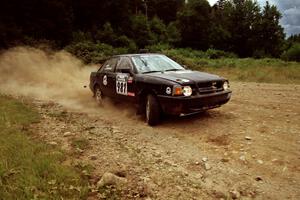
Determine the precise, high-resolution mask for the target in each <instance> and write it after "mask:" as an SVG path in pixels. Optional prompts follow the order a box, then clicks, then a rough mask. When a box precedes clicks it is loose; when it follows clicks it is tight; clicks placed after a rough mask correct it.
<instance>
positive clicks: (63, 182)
mask: <svg viewBox="0 0 300 200" xmlns="http://www.w3.org/2000/svg"><path fill="white" fill-rule="evenodd" d="M38 121H39V115H38V113H36V112H35V111H34V110H33V109H32V108H30V107H28V106H26V105H24V104H23V103H21V102H20V101H18V100H15V99H12V98H10V97H7V96H3V95H0V199H5V200H10V199H83V198H86V197H87V193H88V180H86V179H84V178H83V176H81V175H80V173H79V172H78V171H76V169H74V168H72V167H69V166H64V165H62V162H63V161H64V160H65V159H66V157H65V154H64V153H63V152H61V151H60V150H59V149H58V148H56V147H52V146H50V145H46V144H44V143H43V142H42V141H38V140H36V139H32V138H30V136H29V133H30V132H29V131H27V128H26V127H28V126H29V125H30V124H31V123H34V122H38Z"/></svg>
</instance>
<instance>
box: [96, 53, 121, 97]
mask: <svg viewBox="0 0 300 200" xmlns="http://www.w3.org/2000/svg"><path fill="white" fill-rule="evenodd" d="M118 61H119V57H113V58H111V59H109V60H108V61H106V62H105V63H104V66H103V67H102V68H101V73H100V74H99V77H98V82H99V83H100V88H101V91H102V92H103V94H104V95H105V96H108V97H115V95H116V92H115V91H116V84H115V82H116V74H115V73H114V71H115V68H116V65H117V63H118Z"/></svg>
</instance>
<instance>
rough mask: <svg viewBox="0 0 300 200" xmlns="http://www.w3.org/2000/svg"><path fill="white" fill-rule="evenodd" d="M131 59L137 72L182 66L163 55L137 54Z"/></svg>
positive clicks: (172, 69) (172, 68)
mask: <svg viewBox="0 0 300 200" xmlns="http://www.w3.org/2000/svg"><path fill="white" fill-rule="evenodd" d="M132 60H133V62H134V64H135V66H136V68H137V70H138V72H139V73H150V72H162V71H178V70H184V68H183V67H182V66H181V65H179V64H178V63H176V62H175V61H173V60H171V59H170V58H168V57H167V56H164V55H138V56H133V57H132Z"/></svg>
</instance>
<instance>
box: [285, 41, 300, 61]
mask: <svg viewBox="0 0 300 200" xmlns="http://www.w3.org/2000/svg"><path fill="white" fill-rule="evenodd" d="M281 58H282V59H283V60H286V61H297V62H300V43H294V44H293V45H292V46H291V48H289V49H288V50H287V51H285V52H284V53H283V54H282V55H281Z"/></svg>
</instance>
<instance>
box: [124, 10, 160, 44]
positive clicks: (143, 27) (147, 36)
mask: <svg viewBox="0 0 300 200" xmlns="http://www.w3.org/2000/svg"><path fill="white" fill-rule="evenodd" d="M130 37H131V38H135V42H136V44H137V45H138V46H139V47H141V48H143V47H145V46H146V45H149V44H153V43H154V41H155V38H154V35H153V34H151V29H150V25H149V23H148V20H147V18H146V16H144V15H136V16H132V17H131V32H130Z"/></svg>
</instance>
